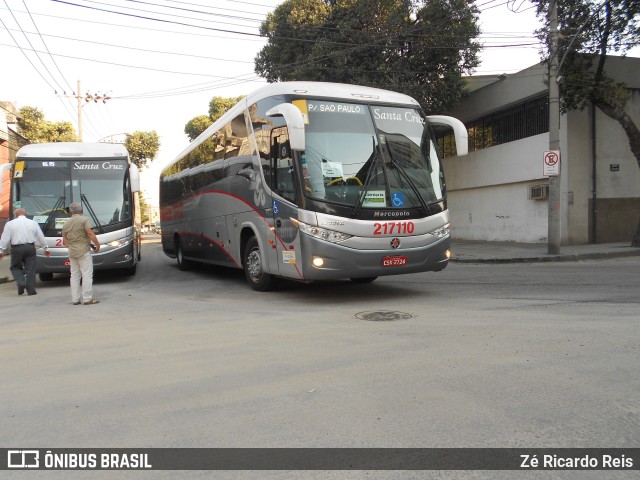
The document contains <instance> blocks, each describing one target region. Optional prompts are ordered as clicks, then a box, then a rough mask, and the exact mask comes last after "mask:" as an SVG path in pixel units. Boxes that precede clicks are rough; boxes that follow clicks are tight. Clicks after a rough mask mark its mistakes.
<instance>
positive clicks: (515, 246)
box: [0, 239, 640, 283]
mask: <svg viewBox="0 0 640 480" xmlns="http://www.w3.org/2000/svg"><path fill="white" fill-rule="evenodd" d="M629 244H630V242H618V243H598V244H595V245H562V246H561V247H560V254H558V255H549V254H548V253H547V244H546V243H515V242H483V241H471V240H455V239H454V240H453V241H452V245H451V252H452V254H451V261H452V262H458V263H532V262H563V261H578V260H590V259H597V258H616V257H633V256H640V248H634V247H631V246H629ZM10 264H11V259H10V257H8V256H7V257H5V258H4V260H2V261H0V283H6V282H8V281H10V282H13V277H12V276H11V272H10V271H9V265H10Z"/></svg>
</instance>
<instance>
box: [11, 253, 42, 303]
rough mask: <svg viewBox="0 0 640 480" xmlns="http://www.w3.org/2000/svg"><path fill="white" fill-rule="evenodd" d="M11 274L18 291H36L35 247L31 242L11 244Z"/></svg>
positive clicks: (30, 293) (31, 293) (31, 292)
mask: <svg viewBox="0 0 640 480" xmlns="http://www.w3.org/2000/svg"><path fill="white" fill-rule="evenodd" d="M11 274H12V275H13V278H15V280H16V284H17V286H18V292H22V291H24V290H25V288H26V290H27V293H28V294H29V295H33V294H34V293H36V247H35V245H34V244H33V243H25V244H22V245H12V246H11Z"/></svg>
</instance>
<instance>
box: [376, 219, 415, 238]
mask: <svg viewBox="0 0 640 480" xmlns="http://www.w3.org/2000/svg"><path fill="white" fill-rule="evenodd" d="M373 227H374V229H373V234H374V235H402V234H409V235H411V234H412V233H413V231H414V229H415V225H414V223H413V222H384V223H377V222H376V223H374V224H373Z"/></svg>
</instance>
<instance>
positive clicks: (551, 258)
mask: <svg viewBox="0 0 640 480" xmlns="http://www.w3.org/2000/svg"><path fill="white" fill-rule="evenodd" d="M630 248H631V247H630ZM636 256H640V249H636V250H632V251H628V252H598V253H576V254H571V255H539V256H533V257H512V258H455V257H452V258H451V259H450V261H451V262H456V263H539V262H579V261H582V260H597V259H601V258H622V257H636Z"/></svg>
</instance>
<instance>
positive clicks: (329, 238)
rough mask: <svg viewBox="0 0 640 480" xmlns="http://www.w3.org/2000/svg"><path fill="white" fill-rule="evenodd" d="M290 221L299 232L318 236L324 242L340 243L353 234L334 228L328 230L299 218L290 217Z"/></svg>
mask: <svg viewBox="0 0 640 480" xmlns="http://www.w3.org/2000/svg"><path fill="white" fill-rule="evenodd" d="M291 221H292V223H293V224H294V225H295V226H296V227H298V228H299V229H300V231H301V232H304V233H306V234H307V235H311V236H312V237H315V238H319V239H320V240H324V241H326V242H331V243H341V242H344V241H345V240H348V239H349V238H351V237H352V236H353V235H348V234H346V233H342V232H336V231H335V230H328V229H326V228H320V227H316V226H314V225H308V224H306V223H303V222H301V221H299V220H295V219H293V218H292V219H291Z"/></svg>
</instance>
